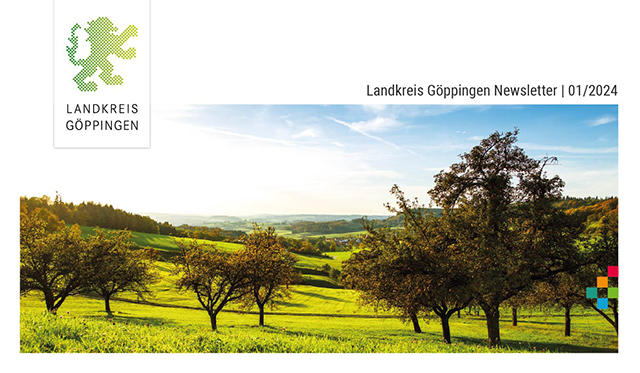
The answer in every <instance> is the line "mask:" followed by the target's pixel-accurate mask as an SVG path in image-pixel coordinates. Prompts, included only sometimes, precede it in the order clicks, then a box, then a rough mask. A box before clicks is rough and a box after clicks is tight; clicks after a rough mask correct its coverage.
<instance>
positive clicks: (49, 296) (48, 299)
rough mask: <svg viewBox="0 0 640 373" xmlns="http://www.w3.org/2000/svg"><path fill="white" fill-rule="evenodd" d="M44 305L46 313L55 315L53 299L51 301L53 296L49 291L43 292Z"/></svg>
mask: <svg viewBox="0 0 640 373" xmlns="http://www.w3.org/2000/svg"><path fill="white" fill-rule="evenodd" d="M44 303H45V305H46V306H47V311H49V312H52V313H55V309H54V303H55V301H54V299H53V294H51V292H49V291H45V292H44Z"/></svg>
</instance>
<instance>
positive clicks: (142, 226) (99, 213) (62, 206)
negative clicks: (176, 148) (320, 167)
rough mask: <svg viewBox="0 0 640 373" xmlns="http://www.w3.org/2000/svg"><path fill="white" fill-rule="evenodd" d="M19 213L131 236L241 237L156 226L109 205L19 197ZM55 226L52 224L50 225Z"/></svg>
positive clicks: (229, 232) (235, 233)
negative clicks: (39, 212) (44, 215)
mask: <svg viewBox="0 0 640 373" xmlns="http://www.w3.org/2000/svg"><path fill="white" fill-rule="evenodd" d="M20 209H21V210H22V209H25V211H27V212H30V211H33V210H35V209H41V210H42V211H47V212H49V213H50V214H51V215H52V216H49V219H50V220H51V219H55V218H57V220H60V221H63V222H64V223H66V224H78V225H84V226H90V227H100V228H106V229H127V230H130V231H133V232H142V233H154V234H164V235H169V236H176V237H192V238H202V239H207V240H211V241H235V240H237V239H238V238H240V237H243V236H244V235H245V233H244V232H243V231H234V230H223V229H220V228H210V227H194V226H189V225H181V226H179V227H174V226H173V225H171V224H169V223H168V222H163V223H159V222H157V221H155V220H153V219H151V218H150V217H148V216H142V215H138V214H132V213H130V212H126V211H124V210H121V209H117V208H114V207H113V206H112V205H103V204H100V203H95V202H82V203H80V204H77V205H76V204H74V203H73V202H63V201H62V200H61V198H60V197H59V196H56V197H55V198H54V200H53V201H52V200H51V198H50V197H48V196H42V197H30V198H27V197H20ZM53 224H55V223H53Z"/></svg>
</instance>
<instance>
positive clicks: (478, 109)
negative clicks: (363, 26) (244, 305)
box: [25, 105, 618, 216]
mask: <svg viewBox="0 0 640 373" xmlns="http://www.w3.org/2000/svg"><path fill="white" fill-rule="evenodd" d="M617 117H618V110H617V106H615V105H613V106H612V105H608V106H595V105H582V106H570V105H547V106H545V105H532V106H515V105H502V106H419V105H393V106H382V105H375V106H357V105H347V106H342V105H339V106H333V105H329V106H326V105H310V106H301V105H294V106H265V105H260V106H245V105H230V106H218V105H215V106H179V107H178V106H176V107H163V108H154V111H153V114H152V119H153V122H152V146H151V149H148V150H117V151H114V150H111V151H109V150H106V151H105V150H95V151H91V153H89V154H90V158H91V160H92V161H93V163H92V164H94V167H89V166H86V165H85V163H86V162H88V161H86V160H79V159H78V158H84V156H81V157H78V156H77V153H75V154H73V153H69V152H63V153H56V152H57V151H54V153H53V155H52V156H53V157H54V158H56V159H57V161H58V162H59V163H60V165H61V166H60V167H59V169H58V172H57V173H51V175H50V177H49V178H44V177H43V178H41V179H39V180H38V181H37V182H36V183H34V184H30V183H26V184H25V185H29V187H28V188H26V190H25V194H26V195H42V194H48V195H53V194H55V192H56V191H58V192H59V193H60V194H61V196H62V198H63V199H64V200H65V201H73V202H81V201H83V200H93V201H95V202H101V203H110V204H113V205H114V206H115V207H118V208H123V209H125V210H127V211H131V212H136V213H160V212H163V213H174V214H196V215H235V216H243V215H252V214H264V213H271V214H301V213H309V214H365V215H374V214H385V213H387V211H386V209H385V208H384V206H383V205H384V203H385V202H391V201H392V197H391V195H390V194H389V190H390V189H391V187H392V186H393V185H394V184H398V185H399V186H400V187H401V189H403V190H404V191H405V193H406V194H407V196H408V197H418V198H419V199H420V201H421V202H423V203H425V204H427V205H428V204H429V202H430V201H429V198H428V195H427V191H428V190H429V189H431V188H432V187H433V185H434V184H433V176H434V175H435V174H437V173H438V172H439V171H440V170H442V169H447V168H448V167H449V166H450V165H451V164H453V163H455V162H458V161H459V157H458V156H459V155H460V154H462V153H464V152H467V151H469V150H470V149H471V148H472V147H473V146H475V145H478V144H479V142H480V140H481V139H482V138H485V137H487V136H489V135H490V134H491V133H492V132H494V131H501V132H504V131H511V130H513V129H514V127H517V128H519V129H520V134H519V136H518V139H519V141H518V143H517V145H518V146H519V147H521V148H523V149H524V151H525V152H526V154H527V155H529V156H531V157H534V158H541V157H544V156H547V155H549V156H556V157H558V160H559V164H557V165H554V166H551V167H549V169H548V172H549V173H550V174H551V175H555V174H557V175H559V176H560V177H561V178H562V179H563V180H564V181H565V183H566V186H565V189H564V194H565V195H569V196H578V197H585V196H601V197H602V196H617V194H618V120H617ZM74 159H75V161H76V163H77V162H81V165H80V166H81V167H82V169H83V172H81V173H78V172H70V170H69V169H68V167H70V166H69V165H73V164H74V162H73V160H74ZM65 165H67V166H65ZM98 165H102V166H98ZM105 172H106V173H107V177H105V176H104V173H105Z"/></svg>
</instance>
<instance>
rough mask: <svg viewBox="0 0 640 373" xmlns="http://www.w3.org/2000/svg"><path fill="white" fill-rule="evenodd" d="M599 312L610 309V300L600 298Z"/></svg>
mask: <svg viewBox="0 0 640 373" xmlns="http://www.w3.org/2000/svg"><path fill="white" fill-rule="evenodd" d="M597 307H598V309H599V310H606V309H608V308H609V298H598V305H597Z"/></svg>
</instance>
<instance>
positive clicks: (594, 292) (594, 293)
mask: <svg viewBox="0 0 640 373" xmlns="http://www.w3.org/2000/svg"><path fill="white" fill-rule="evenodd" d="M597 297H598V288H587V299H596V298H597Z"/></svg>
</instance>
